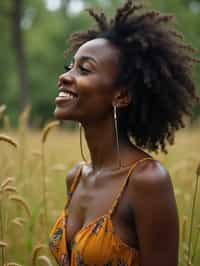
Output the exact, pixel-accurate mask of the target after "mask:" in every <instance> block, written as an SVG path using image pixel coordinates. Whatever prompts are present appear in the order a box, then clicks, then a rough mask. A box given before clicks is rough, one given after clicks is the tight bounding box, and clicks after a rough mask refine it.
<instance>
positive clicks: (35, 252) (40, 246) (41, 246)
mask: <svg viewBox="0 0 200 266" xmlns="http://www.w3.org/2000/svg"><path fill="white" fill-rule="evenodd" d="M46 248H47V245H44V244H38V245H36V246H35V247H34V249H33V254H32V259H31V265H32V266H35V265H36V260H37V257H38V253H39V252H40V251H41V250H43V249H46Z"/></svg>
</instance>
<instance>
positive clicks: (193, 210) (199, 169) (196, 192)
mask: <svg viewBox="0 0 200 266" xmlns="http://www.w3.org/2000/svg"><path fill="white" fill-rule="evenodd" d="M199 177H200V164H199V165H198V166H197V171H196V181H195V189H194V195H193V200H192V212H191V222H190V230H189V238H188V254H187V257H188V265H190V264H189V263H191V264H192V263H193V259H194V257H195V255H196V248H197V247H195V248H194V252H193V255H192V256H191V251H192V250H191V249H192V231H193V226H194V217H195V209H196V201H197V194H198V188H199Z"/></svg>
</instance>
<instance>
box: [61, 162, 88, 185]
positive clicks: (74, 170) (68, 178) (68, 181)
mask: <svg viewBox="0 0 200 266" xmlns="http://www.w3.org/2000/svg"><path fill="white" fill-rule="evenodd" d="M84 164H85V162H83V161H80V162H78V163H76V164H75V165H74V166H73V167H72V168H71V169H70V170H69V171H68V173H67V176H66V180H65V183H66V187H67V190H69V189H70V187H71V185H72V183H73V180H74V178H75V176H76V175H77V174H78V171H79V170H80V169H81V168H82V167H83V166H84Z"/></svg>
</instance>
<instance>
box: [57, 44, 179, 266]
mask: <svg viewBox="0 0 200 266" xmlns="http://www.w3.org/2000/svg"><path fill="white" fill-rule="evenodd" d="M119 64H120V52H119V50H118V49H117V48H116V47H115V46H113V45H112V44H111V43H110V42H109V41H108V40H105V39H95V40H92V41H89V42H87V43H85V44H84V45H83V46H81V47H80V48H79V50H78V51H77V53H76V54H75V56H74V60H73V63H72V65H71V66H70V69H69V70H68V71H67V72H65V73H63V74H62V75H60V77H59V81H58V87H59V90H61V91H66V90H69V91H72V92H74V94H75V97H74V98H73V99H70V100H67V101H65V100H64V99H63V100H62V99H59V98H57V99H56V109H55V117H56V118H57V119H60V120H73V121H77V122H80V123H82V125H83V127H84V131H85V138H86V141H87V144H88V148H89V151H90V157H91V163H89V164H87V165H85V166H84V168H83V173H82V177H81V179H80V182H79V184H78V187H77V189H76V191H75V193H74V195H73V197H72V200H71V202H70V206H69V211H70V215H69V217H68V225H67V231H68V232H67V236H68V242H71V241H72V240H73V239H74V237H75V235H76V233H77V232H78V231H79V230H80V229H81V228H82V227H83V226H85V225H87V224H88V223H89V222H91V221H92V220H94V219H95V218H96V217H99V216H101V215H104V214H105V213H107V212H108V210H109V209H110V208H111V205H112V203H113V201H114V199H115V198H116V195H117V194H118V193H119V190H120V187H121V186H122V183H123V181H124V178H125V176H126V175H127V172H128V170H129V168H130V166H131V165H132V164H133V162H135V161H136V160H139V159H142V158H144V157H147V156H149V155H148V154H147V153H145V152H144V151H142V150H141V149H139V148H138V147H136V146H135V145H133V144H132V143H131V142H130V141H129V140H128V138H127V136H126V134H119V146H120V160H121V167H120V168H119V160H118V154H117V147H116V136H115V127H114V117H113V105H117V108H118V110H120V109H122V108H125V107H127V106H128V105H129V104H130V102H131V101H133V102H134V99H133V98H132V97H131V95H130V93H129V92H128V90H127V89H126V88H124V87H122V86H119V85H117V84H116V82H115V81H116V79H117V77H118V75H119V73H120V66H119ZM124 119H126V118H124ZM119 127H120V125H119ZM77 168H78V166H75V167H74V168H73V169H72V170H71V171H70V173H69V175H68V177H67V185H68V189H69V187H70V185H71V182H72V178H73V176H74V174H75V172H76V170H77ZM112 221H113V224H114V227H115V230H116V234H117V235H118V236H119V237H120V238H121V239H122V240H123V241H124V242H125V243H126V244H127V245H128V246H130V247H132V248H136V249H139V251H140V263H141V264H140V265H141V266H169V265H170V266H177V259H178V258H177V253H178V252H177V249H178V216H177V209H176V203H175V198H174V193H173V188H172V184H171V178H170V176H169V174H168V173H167V171H166V170H165V169H164V167H163V166H162V165H161V164H160V163H159V162H158V161H151V160H148V161H145V162H143V163H142V164H141V165H139V166H138V167H137V169H136V170H135V171H134V174H133V175H132V176H131V178H130V181H129V184H128V186H127V188H126V190H125V193H124V194H123V196H122V198H121V200H120V203H119V206H118V207H117V209H116V211H115V213H114V215H113V217H112Z"/></svg>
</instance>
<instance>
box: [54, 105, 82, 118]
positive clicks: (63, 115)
mask: <svg viewBox="0 0 200 266" xmlns="http://www.w3.org/2000/svg"><path fill="white" fill-rule="evenodd" d="M54 117H55V118H56V119H57V120H64V121H74V122H75V121H77V120H76V119H75V117H74V116H72V115H71V114H69V112H66V110H63V109H61V108H59V107H56V109H55V111H54Z"/></svg>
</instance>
